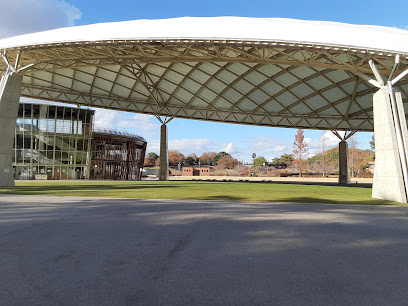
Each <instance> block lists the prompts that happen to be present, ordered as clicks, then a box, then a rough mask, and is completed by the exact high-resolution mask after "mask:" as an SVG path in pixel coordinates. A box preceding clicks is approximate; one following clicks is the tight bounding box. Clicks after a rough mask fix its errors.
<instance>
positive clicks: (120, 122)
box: [94, 108, 160, 137]
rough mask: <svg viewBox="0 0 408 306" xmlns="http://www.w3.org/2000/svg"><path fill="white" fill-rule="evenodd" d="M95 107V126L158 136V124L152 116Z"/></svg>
mask: <svg viewBox="0 0 408 306" xmlns="http://www.w3.org/2000/svg"><path fill="white" fill-rule="evenodd" d="M94 109H95V128H97V129H114V130H124V131H128V132H131V133H135V134H140V136H143V137H144V136H158V135H159V133H160V125H159V124H158V123H156V122H154V121H155V120H156V119H155V117H154V116H150V115H145V114H131V113H126V112H120V111H114V110H109V109H101V108H94Z"/></svg>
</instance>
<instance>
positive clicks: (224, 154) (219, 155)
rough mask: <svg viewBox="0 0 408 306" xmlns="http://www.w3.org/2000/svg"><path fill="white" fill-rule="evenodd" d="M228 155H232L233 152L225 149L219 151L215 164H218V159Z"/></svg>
mask: <svg viewBox="0 0 408 306" xmlns="http://www.w3.org/2000/svg"><path fill="white" fill-rule="evenodd" d="M226 155H229V156H231V154H229V153H227V152H224V151H221V152H218V153H217V154H216V155H215V157H214V164H216V165H218V161H219V160H220V159H221V158H223V157H224V156H226Z"/></svg>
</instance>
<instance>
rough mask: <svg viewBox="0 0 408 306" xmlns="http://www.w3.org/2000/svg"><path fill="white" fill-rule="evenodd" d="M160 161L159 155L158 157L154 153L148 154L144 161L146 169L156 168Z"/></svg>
mask: <svg viewBox="0 0 408 306" xmlns="http://www.w3.org/2000/svg"><path fill="white" fill-rule="evenodd" d="M158 159H159V155H157V154H156V153H154V152H150V153H149V154H147V156H146V158H145V161H144V166H145V167H154V166H155V165H156V161H157V160H158Z"/></svg>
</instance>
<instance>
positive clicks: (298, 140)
mask: <svg viewBox="0 0 408 306" xmlns="http://www.w3.org/2000/svg"><path fill="white" fill-rule="evenodd" d="M306 150H307V143H306V142H305V136H303V130H301V129H299V130H298V131H297V133H296V135H295V141H294V142H293V157H294V159H295V161H296V163H297V168H298V170H299V176H300V177H301V176H302V168H303V167H302V166H303V156H304V154H305V153H306Z"/></svg>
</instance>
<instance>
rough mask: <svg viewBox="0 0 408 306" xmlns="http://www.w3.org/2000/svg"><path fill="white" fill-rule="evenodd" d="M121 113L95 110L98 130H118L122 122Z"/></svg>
mask: <svg viewBox="0 0 408 306" xmlns="http://www.w3.org/2000/svg"><path fill="white" fill-rule="evenodd" d="M119 117H120V116H119V112H117V111H113V110H109V109H101V108H97V109H95V128H96V129H116V128H117V126H118V122H119V121H120V118H119Z"/></svg>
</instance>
